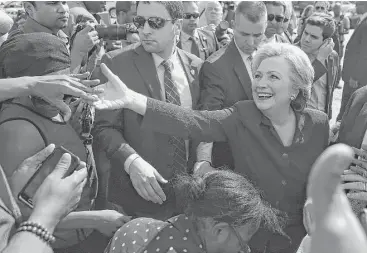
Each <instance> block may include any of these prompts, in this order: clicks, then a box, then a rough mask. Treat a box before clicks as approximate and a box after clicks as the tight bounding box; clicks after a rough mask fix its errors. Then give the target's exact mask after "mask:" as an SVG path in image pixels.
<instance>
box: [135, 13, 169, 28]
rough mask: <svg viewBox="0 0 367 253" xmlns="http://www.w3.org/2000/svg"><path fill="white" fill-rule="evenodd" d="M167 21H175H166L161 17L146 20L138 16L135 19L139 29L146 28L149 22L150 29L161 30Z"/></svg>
mask: <svg viewBox="0 0 367 253" xmlns="http://www.w3.org/2000/svg"><path fill="white" fill-rule="evenodd" d="M166 21H174V19H164V18H160V17H150V18H147V19H145V18H144V17H142V16H136V17H134V18H133V23H134V25H135V26H136V28H138V29H139V28H142V27H144V25H145V23H146V22H148V25H149V26H150V28H153V29H160V28H162V27H164V26H165V25H166Z"/></svg>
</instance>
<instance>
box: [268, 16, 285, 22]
mask: <svg viewBox="0 0 367 253" xmlns="http://www.w3.org/2000/svg"><path fill="white" fill-rule="evenodd" d="M274 19H275V21H277V22H278V23H281V22H283V21H284V17H283V16H280V15H274V14H269V15H268V21H270V22H271V21H273V20H274Z"/></svg>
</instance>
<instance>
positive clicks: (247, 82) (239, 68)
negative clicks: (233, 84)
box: [228, 40, 252, 100]
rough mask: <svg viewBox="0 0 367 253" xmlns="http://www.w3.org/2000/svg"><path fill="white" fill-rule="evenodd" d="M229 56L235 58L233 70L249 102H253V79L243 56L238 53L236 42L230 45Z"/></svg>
mask: <svg viewBox="0 0 367 253" xmlns="http://www.w3.org/2000/svg"><path fill="white" fill-rule="evenodd" d="M228 47H230V48H229V50H231V51H230V52H229V55H231V56H232V57H233V61H232V62H233V69H234V72H235V73H236V75H237V78H238V80H239V81H240V83H241V85H242V87H243V89H244V91H245V94H246V96H247V98H248V99H249V100H252V89H251V83H252V81H251V78H250V75H249V74H248V71H247V68H246V66H245V63H244V62H243V60H242V57H241V54H240V52H239V51H238V49H237V47H236V44H235V43H234V40H232V42H231V44H229V46H228Z"/></svg>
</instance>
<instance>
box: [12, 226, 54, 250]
mask: <svg viewBox="0 0 367 253" xmlns="http://www.w3.org/2000/svg"><path fill="white" fill-rule="evenodd" d="M18 232H31V233H33V234H35V235H37V236H38V237H39V238H40V239H42V241H44V242H45V243H47V244H49V245H50V244H51V243H54V242H55V240H56V238H55V237H54V236H53V235H52V234H51V233H50V232H48V230H47V229H46V228H44V227H43V226H42V225H40V224H38V223H36V222H33V221H26V222H22V223H21V224H20V226H19V228H18V229H17V233H18Z"/></svg>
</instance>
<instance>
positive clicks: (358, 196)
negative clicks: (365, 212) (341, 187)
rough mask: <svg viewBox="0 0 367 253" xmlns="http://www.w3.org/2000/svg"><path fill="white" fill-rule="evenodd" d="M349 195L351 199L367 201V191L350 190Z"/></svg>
mask: <svg viewBox="0 0 367 253" xmlns="http://www.w3.org/2000/svg"><path fill="white" fill-rule="evenodd" d="M347 197H348V198H350V199H355V200H359V201H367V192H365V191H361V192H348V193H347Z"/></svg>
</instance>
